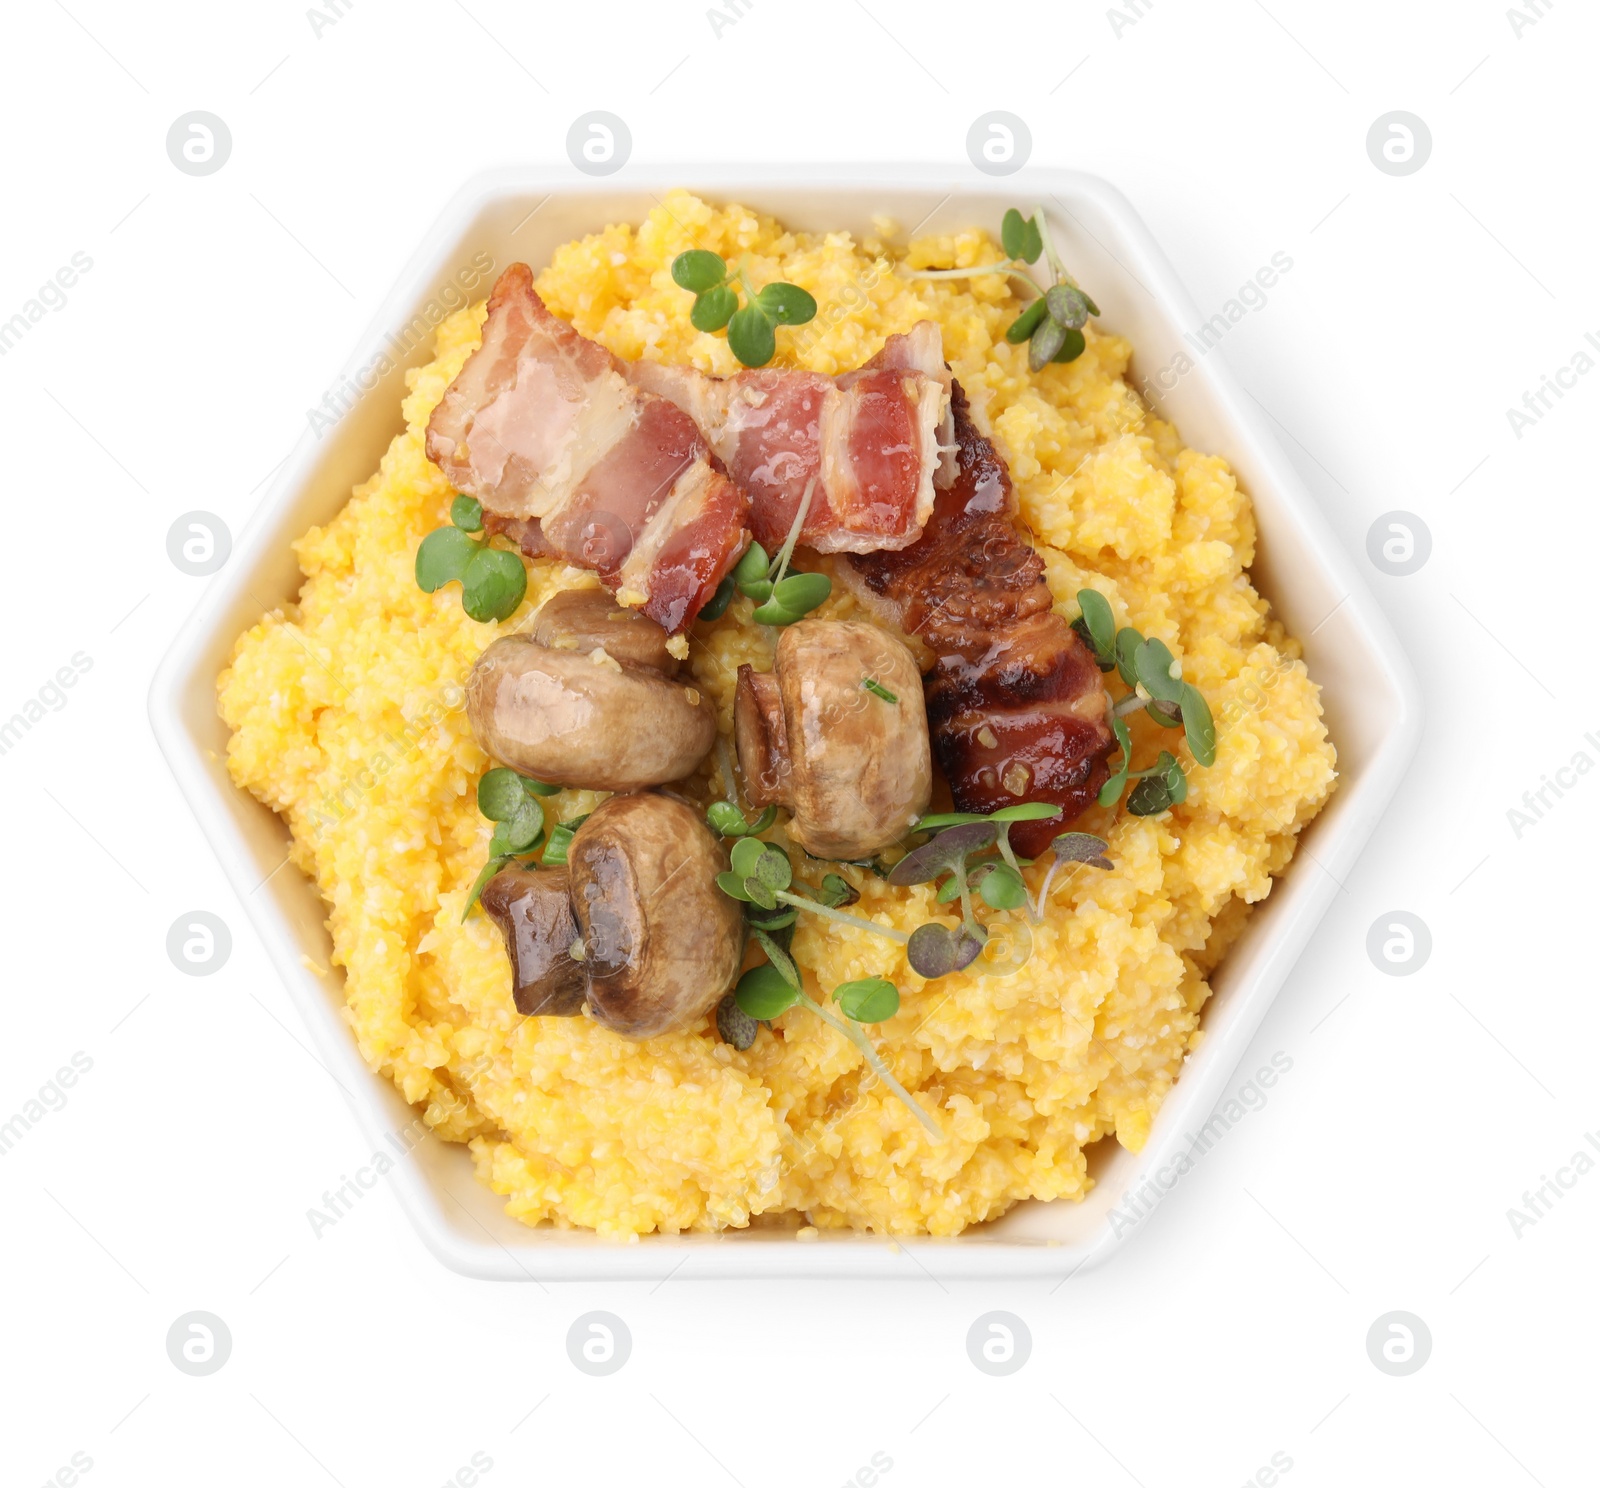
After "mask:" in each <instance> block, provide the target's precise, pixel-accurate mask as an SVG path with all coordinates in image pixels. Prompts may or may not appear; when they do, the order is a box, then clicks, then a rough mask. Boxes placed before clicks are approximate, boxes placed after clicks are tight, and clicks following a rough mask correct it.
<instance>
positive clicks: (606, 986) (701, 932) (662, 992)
mask: <svg viewBox="0 0 1600 1488" xmlns="http://www.w3.org/2000/svg"><path fill="white" fill-rule="evenodd" d="M727 866H728V862H727V858H726V856H725V855H724V853H723V851H722V847H721V845H720V844H719V843H718V841H717V839H716V838H715V837H713V836H712V834H711V832H710V830H709V829H708V828H707V827H706V824H705V822H704V821H703V820H702V819H701V816H700V813H699V812H698V811H696V810H695V809H694V808H693V807H692V806H689V805H687V804H685V803H684V802H682V801H680V800H677V799H676V798H675V797H672V796H665V795H660V794H658V793H656V792H647V793H643V794H639V795H626V796H613V797H611V798H610V799H609V800H607V801H604V802H602V803H601V804H600V805H599V806H598V807H597V808H596V809H595V811H594V812H593V813H592V814H591V815H590V817H589V819H588V820H587V821H586V822H584V824H583V825H582V826H581V827H579V828H578V830H577V831H576V832H575V833H574V834H573V838H572V841H571V843H569V844H568V847H567V866H566V867H565V868H535V869H521V868H507V869H504V870H503V871H501V872H500V873H498V874H496V875H495V876H494V878H492V879H490V881H489V883H488V886H487V887H486V888H485V889H484V891H483V898H482V901H481V902H482V904H483V907H484V909H485V911H486V912H487V913H488V915H489V917H490V918H491V919H493V920H494V922H495V924H496V925H498V926H499V928H500V933H501V935H502V936H504V938H505V942H506V950H507V953H508V954H509V955H510V957H511V967H512V991H513V996H514V997H515V1000H516V1004H517V1011H518V1012H521V1013H526V1014H529V1015H530V1016H544V1017H572V1016H574V1015H576V1014H578V1013H579V1012H581V1011H582V1009H583V1006H584V1004H585V1003H587V1004H588V1007H589V1011H590V1014H591V1015H592V1016H593V1018H594V1020H595V1021H596V1022H597V1023H600V1024H603V1025H604V1026H605V1027H607V1028H609V1029H611V1030H612V1031H613V1032H615V1033H620V1034H625V1035H626V1036H627V1037H629V1038H638V1039H644V1038H653V1037H654V1036H655V1035H657V1034H660V1033H667V1032H669V1031H671V1030H673V1029H678V1028H687V1027H689V1026H691V1025H692V1024H694V1023H695V1022H697V1021H698V1020H699V1019H700V1018H702V1017H703V1016H704V1015H705V1014H706V1013H707V1012H709V1011H710V1010H711V1009H712V1008H713V1007H715V1006H716V1004H717V1003H718V1002H720V1001H721V999H722V997H723V995H724V994H725V993H726V992H727V991H728V989H729V988H730V987H731V986H732V985H733V983H734V980H735V978H736V977H737V976H738V974H739V962H740V959H741V957H742V956H743V953H744V919H743V915H742V914H741V912H740V909H739V906H738V904H737V903H736V902H735V901H734V900H732V899H730V898H729V897H728V896H727V895H726V894H724V893H723V892H722V891H721V890H720V889H718V888H717V886H716V876H717V874H718V873H720V872H722V870H723V869H725V868H726V867H727Z"/></svg>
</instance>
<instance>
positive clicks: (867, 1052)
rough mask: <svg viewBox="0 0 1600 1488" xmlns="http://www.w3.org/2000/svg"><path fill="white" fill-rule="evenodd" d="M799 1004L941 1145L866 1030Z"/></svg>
mask: <svg viewBox="0 0 1600 1488" xmlns="http://www.w3.org/2000/svg"><path fill="white" fill-rule="evenodd" d="M800 1001H801V1002H803V1003H805V1004H806V1005H807V1006H808V1007H810V1009H811V1011H812V1012H814V1013H815V1014H816V1015H817V1016H818V1017H819V1018H821V1019H822V1021H823V1022H824V1023H826V1024H828V1026H829V1027H831V1028H833V1029H834V1030H835V1031H837V1032H839V1033H842V1034H843V1035H844V1036H845V1037H846V1038H847V1039H849V1040H850V1042H851V1043H852V1044H854V1045H855V1046H856V1048H858V1049H859V1050H860V1051H861V1053H862V1056H863V1057H864V1058H865V1059H866V1061H867V1063H868V1065H870V1066H871V1068H872V1072H873V1074H875V1075H876V1076H877V1077H878V1078H879V1079H880V1080H882V1081H883V1083H884V1084H885V1085H887V1086H888V1087H889V1089H890V1090H892V1091H893V1092H894V1093H895V1095H897V1096H898V1097H899V1098H900V1099H901V1100H902V1101H904V1102H905V1104H906V1105H907V1106H908V1107H909V1108H910V1110H911V1111H912V1113H913V1114H914V1115H915V1116H916V1118H917V1120H918V1121H920V1122H921V1123H922V1124H923V1125H924V1126H925V1127H927V1129H928V1135H929V1136H931V1137H932V1138H933V1139H934V1141H936V1142H942V1141H944V1133H943V1132H942V1131H940V1130H939V1128H938V1126H937V1125H935V1123H934V1120H933V1117H931V1116H930V1115H929V1114H928V1113H927V1112H926V1111H924V1110H923V1109H922V1106H921V1105H920V1104H919V1103H918V1101H917V1099H916V1097H915V1096H913V1095H912V1094H911V1092H910V1091H909V1090H907V1089H906V1087H905V1086H904V1085H902V1084H901V1083H900V1082H899V1081H898V1080H897V1079H895V1077H894V1076H893V1074H891V1073H890V1071H889V1066H888V1065H886V1064H885V1063H884V1062H883V1059H882V1057H881V1056H880V1055H879V1053H878V1051H877V1049H876V1048H874V1047H873V1043H872V1040H871V1039H870V1038H868V1037H867V1034H866V1030H865V1029H863V1028H862V1027H861V1025H860V1024H859V1023H852V1022H850V1021H848V1020H846V1019H842V1018H835V1017H834V1016H833V1014H832V1013H830V1012H829V1011H828V1010H827V1009H826V1008H825V1007H822V1006H821V1005H820V1004H819V1003H815V1002H813V1001H812V1000H811V999H810V998H809V997H804V996H802V997H801V999H800Z"/></svg>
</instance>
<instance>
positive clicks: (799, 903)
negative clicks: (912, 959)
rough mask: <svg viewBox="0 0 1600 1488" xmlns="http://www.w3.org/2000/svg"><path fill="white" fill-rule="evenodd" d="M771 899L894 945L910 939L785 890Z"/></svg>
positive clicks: (883, 926) (777, 892) (869, 921)
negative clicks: (868, 932)
mask: <svg viewBox="0 0 1600 1488" xmlns="http://www.w3.org/2000/svg"><path fill="white" fill-rule="evenodd" d="M773 898H775V899H776V900H778V902H779V903H780V904H792V905H793V906H794V907H795V908H796V909H809V910H810V911H811V913H812V914H819V915H821V916H822V917H823V919H825V920H834V921H836V922H837V923H838V924H841V925H853V926H855V928H856V929H858V930H870V931H872V933H873V934H874V935H881V936H883V937H884V939H885V940H892V941H893V942H894V943H895V944H896V945H905V944H906V943H907V941H909V940H910V939H911V937H910V935H908V934H907V933H906V932H905V931H904V930H891V929H890V928H889V927H888V926H887V925H878V924H875V923H874V922H873V921H871V920H864V919H862V918H861V916H860V915H853V914H846V913H845V912H844V911H843V910H842V909H834V908H832V907H831V906H830V905H827V904H823V903H820V902H819V901H818V900H816V899H807V898H806V897H805V895H804V894H791V893H790V892H789V891H788V890H787V889H778V890H777V891H776V892H775V893H774V894H773Z"/></svg>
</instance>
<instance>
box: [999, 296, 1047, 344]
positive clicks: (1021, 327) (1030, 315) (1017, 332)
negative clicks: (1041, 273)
mask: <svg viewBox="0 0 1600 1488" xmlns="http://www.w3.org/2000/svg"><path fill="white" fill-rule="evenodd" d="M1045 310H1046V306H1045V303H1044V296H1043V295H1041V296H1040V297H1039V298H1038V299H1036V300H1035V301H1034V302H1033V303H1032V304H1031V305H1029V306H1028V308H1027V309H1026V310H1024V311H1023V312H1022V314H1021V315H1019V316H1018V317H1017V318H1016V319H1015V320H1014V321H1012V322H1011V324H1010V325H1009V326H1007V327H1006V340H1007V341H1009V342H1010V343H1011V344H1012V345H1013V346H1021V345H1022V343H1023V342H1024V341H1026V340H1028V338H1029V337H1031V336H1032V335H1033V333H1034V332H1035V331H1036V330H1038V329H1039V322H1040V321H1041V320H1043V319H1044V317H1045Z"/></svg>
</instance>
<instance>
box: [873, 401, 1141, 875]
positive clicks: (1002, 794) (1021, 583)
mask: <svg viewBox="0 0 1600 1488" xmlns="http://www.w3.org/2000/svg"><path fill="white" fill-rule="evenodd" d="M951 403H952V409H953V412H954V415H955V433H956V441H957V445H958V453H957V457H956V476H955V480H954V481H953V483H952V484H951V485H950V486H949V487H947V488H944V489H941V490H940V491H939V492H938V494H937V496H936V498H935V501H934V509H933V515H932V516H931V517H930V518H929V519H928V525H927V527H926V528H925V529H924V530H923V534H922V536H921V537H920V538H919V539H918V540H917V541H916V542H915V543H913V544H912V545H911V546H910V547H908V548H903V549H901V550H900V551H899V552H879V553H852V554H850V555H849V558H848V563H849V567H850V569H851V570H853V571H854V574H855V576H856V578H857V580H858V585H857V586H856V587H858V588H859V589H861V590H864V591H865V592H864V593H863V596H862V597H863V598H864V599H866V600H867V601H868V602H869V603H870V604H872V605H873V607H874V608H877V609H880V610H881V611H883V612H885V613H886V614H887V615H889V616H891V617H892V618H893V619H894V620H895V621H896V622H897V623H898V624H899V626H900V628H901V629H902V630H904V631H905V632H906V633H907V634H909V635H915V636H917V637H919V638H920V639H921V640H922V641H923V642H925V643H926V644H927V645H928V646H929V647H930V648H931V649H932V651H933V653H934V655H935V657H936V660H935V661H934V664H933V667H932V669H931V670H930V671H928V672H927V673H926V675H925V676H924V677H923V684H924V688H925V690H926V693H927V701H928V725H929V730H930V734H931V738H932V743H933V752H934V757H935V758H936V759H937V760H938V762H939V768H940V769H941V770H942V771H943V772H944V775H945V778H946V779H947V780H948V781H949V783H950V793H951V795H952V796H953V797H954V800H955V805H956V809H957V810H960V811H973V812H990V811H994V810H996V809H997V808H999V807H1001V806H1012V805H1016V804H1017V803H1019V802H1022V801H1046V802H1050V803H1051V804H1053V805H1057V806H1060V807H1061V815H1060V816H1058V817H1056V818H1054V819H1051V820H1048V821H1039V822H1018V823H1016V824H1015V825H1014V826H1013V827H1012V829H1011V841H1012V843H1013V844H1014V846H1015V847H1016V849H1017V851H1018V852H1020V853H1022V854H1024V855H1025V856H1028V857H1036V856H1038V855H1039V854H1040V853H1042V852H1044V851H1045V850H1046V848H1047V847H1048V846H1049V844H1050V841H1051V839H1052V838H1053V837H1055V836H1056V834H1057V833H1059V832H1062V831H1064V830H1065V829H1066V828H1067V826H1068V825H1069V824H1070V823H1071V822H1072V821H1073V820H1074V819H1075V818H1077V817H1078V816H1079V815H1081V814H1082V813H1083V812H1084V811H1085V810H1087V809H1088V807H1089V806H1090V805H1091V804H1092V803H1093V801H1094V799H1095V797H1096V795H1097V794H1098V793H1099V790H1100V787H1101V785H1102V784H1103V783H1104V782H1105V779H1106V776H1107V775H1108V773H1109V767H1108V765H1107V756H1108V755H1109V754H1110V753H1111V751H1112V749H1113V748H1114V747H1115V744H1116V739H1115V736H1114V735H1113V734H1112V732H1111V723H1110V703H1109V700H1108V698H1107V695H1106V691H1105V687H1104V685H1103V683H1102V682H1101V679H1100V669H1099V667H1098V666H1096V665H1095V662H1094V658H1093V657H1092V656H1091V655H1090V654H1089V650H1088V648H1087V647H1086V646H1085V645H1084V643H1083V641H1082V639H1081V638H1080V637H1079V636H1078V634H1077V632H1076V631H1074V630H1073V629H1072V627H1071V625H1069V624H1068V623H1067V621H1066V620H1064V619H1063V618H1062V617H1061V616H1060V615H1058V614H1056V613H1055V612H1054V610H1053V609H1052V608H1051V606H1052V602H1053V601H1052V596H1051V593H1050V588H1049V586H1048V585H1047V584H1046V583H1045V579H1044V564H1043V562H1042V561H1041V560H1040V558H1039V555H1038V554H1037V553H1035V552H1034V551H1033V548H1032V547H1031V546H1030V545H1029V544H1028V543H1027V542H1026V541H1025V540H1024V538H1023V537H1022V536H1021V534H1019V532H1018V531H1017V527H1016V523H1015V521H1014V512H1015V506H1016V503H1015V498H1014V496H1013V493H1012V488H1011V475H1010V472H1009V471H1008V470H1007V469H1006V464H1005V461H1004V460H1003V459H1001V457H1000V455H999V453H998V452H997V451H996V450H995V447H994V445H993V444H991V443H990V442H989V440H987V439H986V438H984V436H983V435H982V434H981V433H980V432H979V431H978V428H977V425H976V424H974V423H973V421H972V415H971V411H970V409H969V407H968V404H967V398H966V394H965V393H964V392H963V390H962V388H961V385H960V383H955V384H954V385H953V386H952V388H951Z"/></svg>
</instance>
